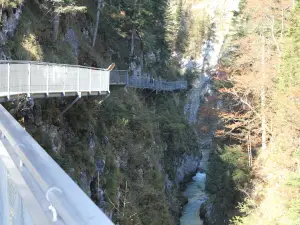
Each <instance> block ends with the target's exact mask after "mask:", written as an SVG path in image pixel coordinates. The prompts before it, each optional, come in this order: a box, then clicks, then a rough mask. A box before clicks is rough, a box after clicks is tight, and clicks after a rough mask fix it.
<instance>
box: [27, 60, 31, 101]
mask: <svg viewBox="0 0 300 225" xmlns="http://www.w3.org/2000/svg"><path fill="white" fill-rule="evenodd" d="M30 83H31V64H30V63H28V93H27V97H28V98H30V93H31V85H30Z"/></svg>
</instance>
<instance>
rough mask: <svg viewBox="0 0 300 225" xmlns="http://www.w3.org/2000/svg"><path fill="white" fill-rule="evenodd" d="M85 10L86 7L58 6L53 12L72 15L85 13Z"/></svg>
mask: <svg viewBox="0 0 300 225" xmlns="http://www.w3.org/2000/svg"><path fill="white" fill-rule="evenodd" d="M86 11H87V8H86V6H74V5H68V6H65V7H64V6H59V7H57V8H56V9H55V10H54V12H58V13H72V12H83V13H84V12H86Z"/></svg>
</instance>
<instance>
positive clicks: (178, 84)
mask: <svg viewBox="0 0 300 225" xmlns="http://www.w3.org/2000/svg"><path fill="white" fill-rule="evenodd" d="M110 84H111V85H127V86H128V87H133V88H144V89H150V90H156V91H175V90H183V89H187V81H165V80H161V79H152V78H150V77H137V76H131V77H130V76H129V75H128V71H127V70H112V71H111V72H110Z"/></svg>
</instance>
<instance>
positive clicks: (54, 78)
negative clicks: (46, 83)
mask: <svg viewBox="0 0 300 225" xmlns="http://www.w3.org/2000/svg"><path fill="white" fill-rule="evenodd" d="M52 79H53V80H54V81H56V77H55V65H53V66H52ZM55 83H57V81H56V82H55ZM53 86H55V85H53Z"/></svg>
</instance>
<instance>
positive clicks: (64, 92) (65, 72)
mask: <svg viewBox="0 0 300 225" xmlns="http://www.w3.org/2000/svg"><path fill="white" fill-rule="evenodd" d="M66 78H67V67H66V66H64V79H63V81H64V86H63V95H64V96H65V95H66Z"/></svg>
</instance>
